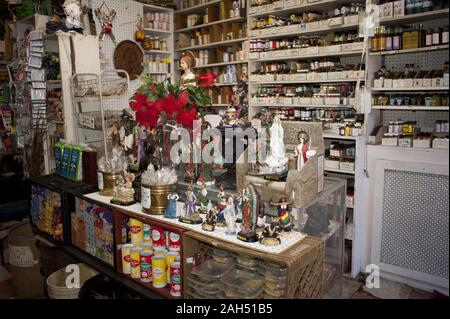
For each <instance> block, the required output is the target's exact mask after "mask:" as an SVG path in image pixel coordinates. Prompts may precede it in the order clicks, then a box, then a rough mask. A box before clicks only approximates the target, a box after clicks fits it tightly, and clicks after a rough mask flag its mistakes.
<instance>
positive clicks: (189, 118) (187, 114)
mask: <svg viewBox="0 0 450 319" xmlns="http://www.w3.org/2000/svg"><path fill="white" fill-rule="evenodd" d="M196 118H197V108H196V107H195V105H191V106H189V109H187V110H185V109H184V108H182V109H181V110H180V112H179V113H178V115H177V117H176V120H177V122H178V123H180V124H181V125H183V126H184V127H187V128H192V124H193V121H194V120H195V119H196Z"/></svg>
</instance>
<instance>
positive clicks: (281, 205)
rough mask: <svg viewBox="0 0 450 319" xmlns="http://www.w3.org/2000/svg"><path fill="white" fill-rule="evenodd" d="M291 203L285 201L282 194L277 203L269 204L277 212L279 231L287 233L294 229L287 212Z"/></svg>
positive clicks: (290, 208) (284, 196)
mask: <svg viewBox="0 0 450 319" xmlns="http://www.w3.org/2000/svg"><path fill="white" fill-rule="evenodd" d="M292 203H293V202H292V201H288V200H287V199H286V195H285V194H282V195H281V197H280V200H279V201H278V203H274V202H272V201H271V202H270V204H271V205H272V206H276V207H277V210H278V218H279V223H280V229H281V231H283V232H285V233H288V232H290V231H292V229H293V228H294V224H293V223H292V222H291V216H290V215H289V212H290V211H291V210H292V207H291V205H292Z"/></svg>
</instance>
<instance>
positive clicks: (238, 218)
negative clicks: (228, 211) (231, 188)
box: [236, 190, 244, 223]
mask: <svg viewBox="0 0 450 319" xmlns="http://www.w3.org/2000/svg"><path fill="white" fill-rule="evenodd" d="M242 192H243V191H242V190H240V191H239V194H238V196H237V199H238V202H237V204H236V210H237V214H236V223H242V204H243V203H244V201H243V198H244V195H243V193H242Z"/></svg>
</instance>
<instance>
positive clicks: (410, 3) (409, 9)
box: [405, 0, 416, 14]
mask: <svg viewBox="0 0 450 319" xmlns="http://www.w3.org/2000/svg"><path fill="white" fill-rule="evenodd" d="M405 4H406V5H405V7H406V10H405V11H406V14H413V13H414V9H415V5H416V1H415V0H405Z"/></svg>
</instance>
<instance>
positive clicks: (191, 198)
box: [179, 185, 203, 224]
mask: <svg viewBox="0 0 450 319" xmlns="http://www.w3.org/2000/svg"><path fill="white" fill-rule="evenodd" d="M196 200H197V196H195V195H194V192H193V191H192V185H190V186H189V188H188V190H187V191H186V202H185V209H186V211H185V213H184V216H181V217H180V219H179V220H180V222H182V223H186V224H201V223H202V221H203V219H202V218H201V217H200V215H199V213H198V212H196V211H195V202H196Z"/></svg>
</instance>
